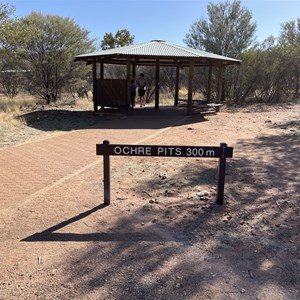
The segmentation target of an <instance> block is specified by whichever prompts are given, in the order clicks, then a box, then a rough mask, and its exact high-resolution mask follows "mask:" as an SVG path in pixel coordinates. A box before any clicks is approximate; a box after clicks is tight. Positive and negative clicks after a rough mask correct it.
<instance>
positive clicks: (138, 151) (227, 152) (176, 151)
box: [97, 144, 233, 158]
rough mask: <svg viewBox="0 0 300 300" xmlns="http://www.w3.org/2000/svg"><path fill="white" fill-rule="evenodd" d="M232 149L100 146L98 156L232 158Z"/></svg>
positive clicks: (98, 146)
mask: <svg viewBox="0 0 300 300" xmlns="http://www.w3.org/2000/svg"><path fill="white" fill-rule="evenodd" d="M232 154H233V148H232V147H207V146H204V147H199V146H151V145H147V146H146V145H110V144H98V145H97V155H122V156H168V157H211V158H216V157H217V158H219V157H232Z"/></svg>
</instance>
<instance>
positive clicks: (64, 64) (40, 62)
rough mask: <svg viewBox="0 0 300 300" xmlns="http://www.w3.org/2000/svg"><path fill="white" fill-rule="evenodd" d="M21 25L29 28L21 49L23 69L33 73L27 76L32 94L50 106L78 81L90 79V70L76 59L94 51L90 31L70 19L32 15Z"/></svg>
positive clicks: (20, 46) (24, 19)
mask: <svg viewBox="0 0 300 300" xmlns="http://www.w3.org/2000/svg"><path fill="white" fill-rule="evenodd" d="M20 24H21V25H22V27H25V28H30V31H29V32H26V38H24V39H23V41H22V43H19V44H18V47H19V49H21V52H20V56H21V57H22V58H23V59H24V68H26V69H27V70H29V71H30V72H27V73H25V75H26V76H27V77H28V79H29V80H30V83H31V84H30V89H31V92H32V93H34V94H36V95H39V96H40V97H42V98H43V99H45V100H47V103H48V104H49V103H50V102H51V101H56V100H57V99H58V98H60V96H61V93H62V92H63V91H64V90H65V89H66V88H67V87H68V85H69V84H70V82H73V84H74V79H75V78H78V79H80V78H82V77H85V76H87V73H88V72H89V69H87V68H86V66H84V65H82V64H78V63H74V62H73V59H74V57H75V56H76V55H78V54H80V53H86V52H90V51H94V46H93V41H92V40H90V39H89V38H88V34H89V32H88V31H87V30H84V29H82V28H80V27H79V26H78V25H77V24H76V23H75V22H74V21H73V20H72V19H69V18H62V17H59V16H53V15H42V14H41V13H36V12H33V13H31V14H30V15H28V16H27V17H25V18H23V19H21V20H20ZM75 82H76V81H75Z"/></svg>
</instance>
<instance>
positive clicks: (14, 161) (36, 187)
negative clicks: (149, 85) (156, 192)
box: [0, 109, 184, 209]
mask: <svg viewBox="0 0 300 300" xmlns="http://www.w3.org/2000/svg"><path fill="white" fill-rule="evenodd" d="M99 118H101V117H99ZM183 118H184V113H183V112H180V111H176V110H173V111H170V110H166V111H160V112H156V114H155V112H153V109H152V110H150V109H148V110H147V109H145V110H143V111H139V113H138V114H135V115H132V116H127V117H124V118H120V119H115V120H111V121H109V122H102V123H101V124H100V126H98V128H97V129H85V130H79V131H73V132H69V133H65V134H61V135H55V136H52V137H48V138H46V139H42V140H38V141H35V142H31V143H27V144H23V145H19V146H15V147H11V148H4V149H1V150H0V166H1V169H0V209H1V208H4V207H8V206H9V204H10V203H11V204H15V203H21V202H22V201H24V200H25V199H26V198H27V197H29V196H30V195H32V194H34V193H36V192H38V191H41V190H43V189H45V188H47V187H48V186H51V185H53V184H55V183H56V182H58V181H61V180H62V179H63V178H64V177H68V176H70V175H72V174H74V173H76V172H78V170H80V169H82V168H86V167H88V166H89V165H90V164H93V163H95V162H97V161H99V159H100V158H99V157H97V156H96V150H95V149H96V147H95V145H96V144H97V143H102V141H103V140H104V139H108V140H110V141H111V143H127V144H129V143H131V144H134V143H139V142H143V141H144V140H146V139H147V137H151V136H153V135H155V134H159V132H161V131H164V130H166V129H168V128H169V127H170V126H173V125H175V124H176V123H179V122H181V121H182V120H183ZM99 127H100V128H99Z"/></svg>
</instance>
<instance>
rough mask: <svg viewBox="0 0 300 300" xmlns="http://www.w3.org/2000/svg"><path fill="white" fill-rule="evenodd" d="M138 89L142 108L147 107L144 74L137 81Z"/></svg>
mask: <svg viewBox="0 0 300 300" xmlns="http://www.w3.org/2000/svg"><path fill="white" fill-rule="evenodd" d="M136 84H137V87H138V95H139V97H140V104H141V105H140V106H141V107H142V106H145V93H146V79H145V77H144V73H141V74H140V76H139V77H138V79H137V81H136Z"/></svg>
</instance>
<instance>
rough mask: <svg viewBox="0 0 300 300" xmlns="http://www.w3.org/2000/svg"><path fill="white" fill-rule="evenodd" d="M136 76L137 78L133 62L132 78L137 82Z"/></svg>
mask: <svg viewBox="0 0 300 300" xmlns="http://www.w3.org/2000/svg"><path fill="white" fill-rule="evenodd" d="M135 76H136V67H135V62H132V77H133V78H134V80H136V78H135Z"/></svg>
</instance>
